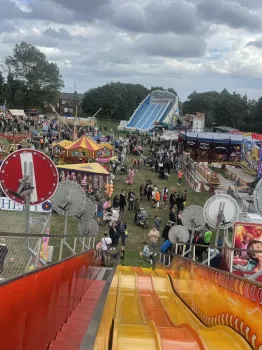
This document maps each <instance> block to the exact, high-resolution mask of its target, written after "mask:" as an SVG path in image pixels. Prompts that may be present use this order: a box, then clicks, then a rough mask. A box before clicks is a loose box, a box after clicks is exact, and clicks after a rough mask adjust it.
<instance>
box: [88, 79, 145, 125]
mask: <svg viewBox="0 0 262 350" xmlns="http://www.w3.org/2000/svg"><path fill="white" fill-rule="evenodd" d="M149 93H150V91H149V90H148V89H147V88H145V87H144V86H142V85H140V84H123V83H119V82H118V83H110V84H106V85H104V86H100V87H98V88H95V89H90V90H88V91H87V92H86V93H85V97H84V99H83V102H82V110H83V113H84V115H85V116H92V115H94V114H95V113H96V112H97V111H98V110H99V109H100V108H102V110H101V112H100V113H99V117H102V118H114V119H118V120H122V119H123V120H125V119H129V118H130V117H131V115H132V114H133V112H134V110H135V109H136V108H137V107H138V105H139V103H141V102H142V101H143V99H144V98H145V97H146V96H147V95H148V94H149Z"/></svg>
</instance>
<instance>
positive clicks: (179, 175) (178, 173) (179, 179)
mask: <svg viewBox="0 0 262 350" xmlns="http://www.w3.org/2000/svg"><path fill="white" fill-rule="evenodd" d="M177 177H178V183H177V184H178V185H179V186H181V181H182V177H183V172H182V170H181V169H179V170H178V172H177Z"/></svg>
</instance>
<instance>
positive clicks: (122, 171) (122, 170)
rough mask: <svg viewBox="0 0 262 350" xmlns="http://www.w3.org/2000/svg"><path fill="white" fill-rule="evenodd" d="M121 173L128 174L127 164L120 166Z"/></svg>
mask: <svg viewBox="0 0 262 350" xmlns="http://www.w3.org/2000/svg"><path fill="white" fill-rule="evenodd" d="M120 174H127V166H126V165H124V164H123V165H122V166H121V168H120Z"/></svg>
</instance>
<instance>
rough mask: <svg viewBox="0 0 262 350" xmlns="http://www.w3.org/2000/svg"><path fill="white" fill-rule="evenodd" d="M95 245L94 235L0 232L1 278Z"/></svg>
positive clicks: (38, 266)
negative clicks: (0, 233) (11, 233)
mask: <svg viewBox="0 0 262 350" xmlns="http://www.w3.org/2000/svg"><path fill="white" fill-rule="evenodd" d="M94 247H95V237H80V236H79V235H78V236H61V235H47V234H42V235H24V234H23V235H22V234H13V235H9V234H8V233H7V234H2V235H1V236H0V278H1V279H5V280H6V279H9V278H12V277H15V276H18V275H21V274H24V273H26V272H27V271H30V270H34V269H39V268H42V267H44V266H46V265H48V264H50V263H54V262H57V261H59V260H61V259H64V258H67V257H70V256H73V255H75V254H79V253H81V252H84V251H87V250H90V249H94Z"/></svg>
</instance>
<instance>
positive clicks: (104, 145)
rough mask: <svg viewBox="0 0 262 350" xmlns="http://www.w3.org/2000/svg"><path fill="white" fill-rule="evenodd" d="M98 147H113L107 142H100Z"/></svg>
mask: <svg viewBox="0 0 262 350" xmlns="http://www.w3.org/2000/svg"><path fill="white" fill-rule="evenodd" d="M100 147H106V148H109V149H114V147H113V146H112V145H111V144H110V143H108V142H104V143H100Z"/></svg>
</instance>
